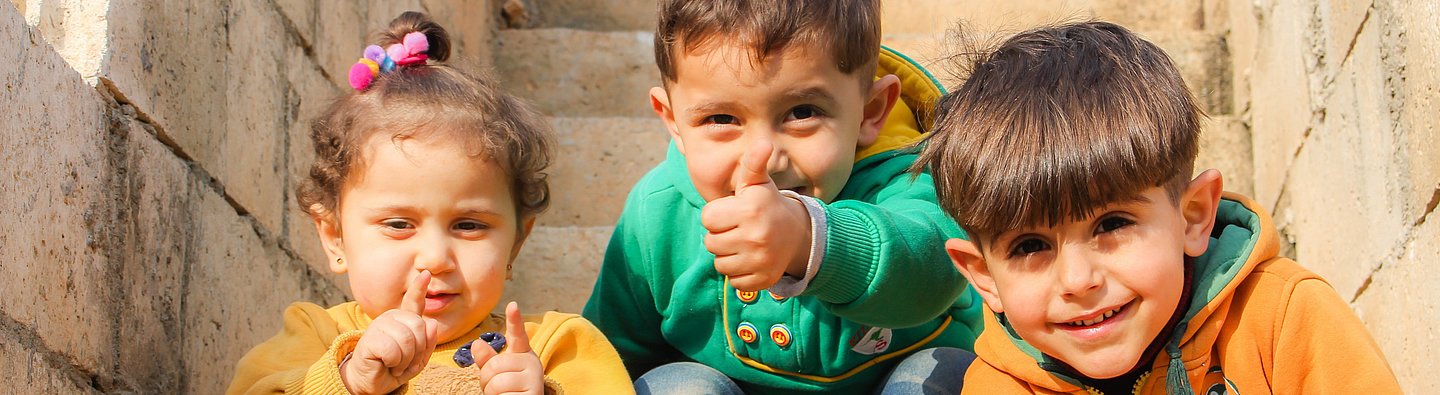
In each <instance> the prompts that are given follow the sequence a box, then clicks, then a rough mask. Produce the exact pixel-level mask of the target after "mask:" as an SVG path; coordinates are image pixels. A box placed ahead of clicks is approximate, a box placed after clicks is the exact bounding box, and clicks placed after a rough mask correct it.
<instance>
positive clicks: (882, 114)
mask: <svg viewBox="0 0 1440 395" xmlns="http://www.w3.org/2000/svg"><path fill="white" fill-rule="evenodd" d="M896 100H900V77H896V76H895V75H894V74H886V75H885V76H884V77H880V78H879V79H877V80H875V82H873V83H871V84H870V92H868V93H867V94H866V96H865V108H864V119H862V120H861V121H860V122H861V123H860V138H859V140H857V142H856V146H857V147H859V148H862V149H863V148H866V147H869V146H870V145H871V144H875V139H876V138H877V137H879V136H880V129H882V128H884V127H885V120H887V119H890V110H893V109H895V101H896Z"/></svg>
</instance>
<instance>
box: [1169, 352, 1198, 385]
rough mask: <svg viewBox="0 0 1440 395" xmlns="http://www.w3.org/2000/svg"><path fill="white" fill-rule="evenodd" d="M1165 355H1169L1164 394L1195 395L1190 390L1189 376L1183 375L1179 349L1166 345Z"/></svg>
mask: <svg viewBox="0 0 1440 395" xmlns="http://www.w3.org/2000/svg"><path fill="white" fill-rule="evenodd" d="M1165 353H1166V354H1169V355H1170V366H1169V367H1168V368H1166V372H1165V392H1166V393H1168V394H1170V395H1195V390H1194V389H1191V388H1190V376H1189V375H1187V374H1185V363H1184V362H1180V347H1177V346H1175V345H1174V344H1169V345H1166V346H1165Z"/></svg>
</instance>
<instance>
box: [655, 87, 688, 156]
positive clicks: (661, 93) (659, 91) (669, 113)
mask: <svg viewBox="0 0 1440 395" xmlns="http://www.w3.org/2000/svg"><path fill="white" fill-rule="evenodd" d="M650 109H652V110H655V115H656V116H659V117H660V122H664V123H665V129H666V130H669V131H670V139H671V140H675V148H676V149H678V150H680V153H681V154H684V153H685V141H684V140H681V139H680V129H676V128H675V111H673V110H671V109H670V92H666V91H665V87H660V86H656V87H651V88H650Z"/></svg>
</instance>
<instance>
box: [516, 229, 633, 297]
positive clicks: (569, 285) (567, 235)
mask: <svg viewBox="0 0 1440 395" xmlns="http://www.w3.org/2000/svg"><path fill="white" fill-rule="evenodd" d="M612 230H613V227H610V226H594V227H550V226H536V227H535V230H533V231H531V234H530V238H529V239H528V240H526V241H525V247H524V250H522V251H521V252H520V256H519V257H518V258H517V259H516V260H515V265H514V272H513V273H514V279H513V280H511V281H510V282H509V283H508V284H506V286H505V293H504V296H502V297H501V299H500V300H501V303H500V304H499V305H497V306H495V307H496V308H495V310H496V311H498V312H504V310H505V304H506V303H508V302H509V301H511V300H515V301H518V302H519V303H520V309H521V311H522V312H525V313H526V314H531V313H539V312H543V311H546V310H558V311H562V312H567V313H577V314H578V313H579V312H580V310H581V309H582V308H584V307H585V300H586V299H589V298H590V290H591V289H592V288H593V287H594V285H595V277H596V276H598V275H599V274H600V263H601V262H602V261H604V258H605V245H606V243H607V242H608V241H609V239H610V232H611V231H612Z"/></svg>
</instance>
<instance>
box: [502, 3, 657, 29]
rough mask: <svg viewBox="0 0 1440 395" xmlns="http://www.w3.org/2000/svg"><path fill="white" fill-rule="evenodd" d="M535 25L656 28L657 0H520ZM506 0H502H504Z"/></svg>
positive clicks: (544, 26)
mask: <svg viewBox="0 0 1440 395" xmlns="http://www.w3.org/2000/svg"><path fill="white" fill-rule="evenodd" d="M519 2H520V3H522V4H524V5H525V10H526V12H527V13H528V14H530V15H531V17H530V21H531V22H530V26H528V27H533V28H547V27H566V28H571V29H584V30H639V31H654V30H655V9H656V7H657V6H656V2H655V0H521V1H519ZM501 3H503V1H501Z"/></svg>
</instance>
